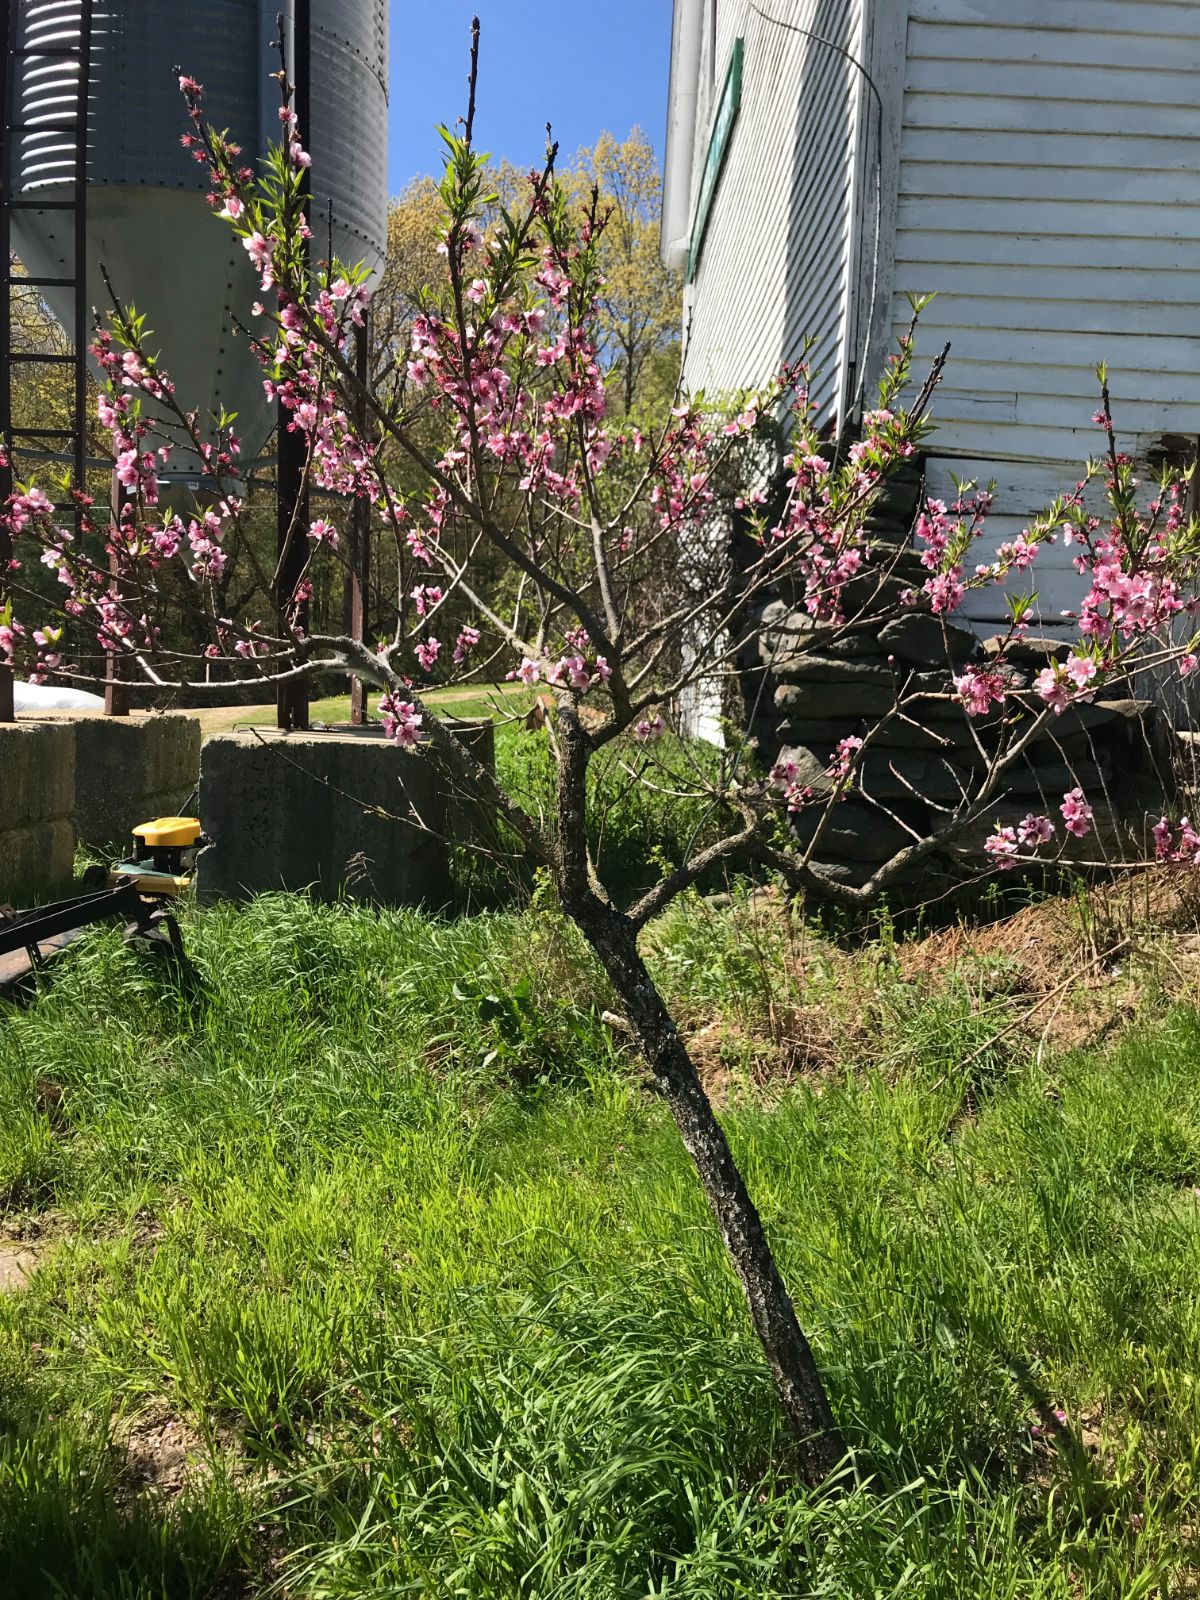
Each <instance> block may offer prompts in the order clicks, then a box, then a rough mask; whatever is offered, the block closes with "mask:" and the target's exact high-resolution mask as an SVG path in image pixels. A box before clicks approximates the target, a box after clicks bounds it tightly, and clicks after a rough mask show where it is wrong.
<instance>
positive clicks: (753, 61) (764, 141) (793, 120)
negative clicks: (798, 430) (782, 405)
mask: <svg viewBox="0 0 1200 1600" xmlns="http://www.w3.org/2000/svg"><path fill="white" fill-rule="evenodd" d="M763 9H769V10H770V11H771V13H772V14H773V15H774V16H775V17H777V18H780V19H782V20H783V21H785V22H789V23H792V24H794V25H796V26H798V27H800V28H807V29H809V30H812V31H815V32H818V33H820V34H821V36H822V37H823V38H825V39H828V40H832V41H833V42H835V43H837V44H840V45H841V46H842V47H843V48H844V49H846V50H848V51H850V52H851V53H853V54H856V55H857V54H859V53H860V51H861V29H862V0H773V3H772V5H771V6H770V7H764V8H763ZM716 18H717V29H716V48H715V51H714V52H713V62H712V71H711V73H710V74H709V76H710V78H711V83H712V89H711V90H702V107H701V120H700V123H699V128H698V137H697V141H696V156H695V170H694V173H693V183H692V193H693V204H694V197H695V195H696V193H697V190H698V187H699V177H700V172H701V170H702V166H703V161H704V157H705V154H706V152H707V149H708V134H709V127H710V124H711V118H712V114H713V110H714V109H715V108H714V106H713V104H712V101H713V99H715V97H716V96H718V95H719V94H720V90H721V85H722V82H723V80H724V73H725V68H726V65H727V63H728V61H729V57H730V52H731V50H732V48H733V42H734V40H735V39H736V38H738V37H741V38H742V39H743V40H744V57H743V77H742V104H741V111H740V114H739V116H738V120H737V122H736V124H735V126H734V130H733V135H732V138H731V141H730V144H729V149H728V153H727V156H726V160H725V166H724V170H723V172H722V175H721V181H720V183H719V185H718V188H717V192H716V195H715V197H714V199H713V203H712V209H711V211H710V214H709V221H708V230H707V234H706V237H705V242H704V249H703V253H702V255H701V258H700V264H699V268H698V271H697V274H696V281H695V284H694V287H693V289H692V291H691V293H690V296H689V307H690V311H689V316H690V327H689V332H688V344H687V353H686V368H685V377H686V380H687V383H688V386H689V387H690V388H691V389H692V390H697V389H701V388H703V389H705V390H706V391H707V392H708V393H709V394H710V395H712V394H722V393H727V392H729V391H731V390H735V389H738V388H741V387H743V386H757V385H760V384H762V383H765V382H766V381H767V380H768V379H769V378H771V377H772V376H773V375H774V373H775V372H776V371H777V370H778V368H779V366H780V364H781V363H782V362H784V361H788V360H791V359H793V358H795V357H796V356H798V355H799V354H800V353H801V350H802V349H803V345H804V340H805V337H806V336H809V337H811V338H812V339H813V340H814V341H815V343H814V346H813V349H812V353H811V355H810V358H809V359H810V361H811V362H812V364H813V365H814V366H815V367H817V368H819V369H820V377H819V379H818V380H817V382H816V383H815V384H814V394H815V395H817V396H818V397H819V398H820V399H821V400H822V401H823V402H824V401H830V400H833V399H834V398H835V397H836V396H837V394H838V393H839V392H840V387H841V386H842V385H843V384H844V381H845V363H846V362H847V361H853V359H854V357H853V354H850V355H847V353H846V351H845V349H844V348H843V346H844V344H845V343H846V341H847V337H848V335H847V331H846V330H847V327H848V325H849V324H848V307H849V304H850V300H849V277H850V274H851V273H852V272H856V271H857V264H856V263H855V264H854V265H852V264H851V260H850V257H851V255H852V253H853V250H854V216H853V208H854V199H855V195H854V183H853V179H854V164H855V161H856V159H857V157H858V146H857V142H856V135H857V128H858V115H859V103H860V98H861V95H862V92H863V91H862V80H861V76H860V74H858V73H857V72H856V70H855V69H854V67H853V66H852V65H851V64H850V63H849V62H848V61H847V60H846V58H845V57H844V56H842V55H840V54H838V52H837V51H836V50H833V49H831V48H829V46H828V45H825V44H819V43H817V42H815V41H814V40H812V39H810V38H807V37H805V36H803V35H801V34H797V33H795V32H792V31H790V30H788V29H785V28H783V27H779V26H777V25H775V24H773V23H771V22H769V21H768V20H766V18H764V17H763V16H762V15H761V14H760V12H759V11H757V10H755V9H753V8H752V7H751V6H750V5H748V4H746V3H745V0H717V11H716ZM706 48H707V47H706ZM705 65H706V66H707V63H705Z"/></svg>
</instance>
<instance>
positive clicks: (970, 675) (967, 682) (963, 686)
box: [954, 667, 1004, 717]
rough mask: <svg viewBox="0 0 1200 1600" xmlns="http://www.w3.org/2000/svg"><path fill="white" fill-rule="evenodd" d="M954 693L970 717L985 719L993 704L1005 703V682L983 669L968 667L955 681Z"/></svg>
mask: <svg viewBox="0 0 1200 1600" xmlns="http://www.w3.org/2000/svg"><path fill="white" fill-rule="evenodd" d="M954 691H955V693H956V694H957V695H958V698H959V699H960V700H961V702H962V704H963V708H964V710H965V711H966V713H967V715H968V716H969V717H985V716H986V715H987V714H988V712H989V711H990V710H991V708H992V706H993V704H995V705H1002V704H1003V703H1004V680H1003V679H1002V678H1001V676H1000V674H999V673H998V672H989V671H987V670H986V669H985V668H983V667H967V668H966V669H965V670H964V671H963V672H962V673H960V674H959V676H958V677H956V678H955V679H954Z"/></svg>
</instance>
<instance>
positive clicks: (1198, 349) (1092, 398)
mask: <svg viewBox="0 0 1200 1600" xmlns="http://www.w3.org/2000/svg"><path fill="white" fill-rule="evenodd" d="M877 3H887V0H877ZM908 12H909V23H908V37H907V46H906V61H905V72H904V98H903V108H902V115H901V129H902V131H901V138H900V157H899V173H898V185H897V187H898V195H897V202H896V224H895V235H894V271H893V276H892V288H893V302H892V316H893V325H894V328H895V330H896V332H900V331H902V328H903V326H904V324H905V323H906V321H907V313H908V307H907V303H906V300H905V298H904V296H905V293H906V292H916V293H934V294H935V295H936V298H935V299H934V300H933V302H932V303H931V304H930V306H929V308H928V310H927V311H926V313H925V315H924V317H923V318H922V325H921V330H920V334H919V349H920V350H921V351H922V352H924V353H925V354H926V355H928V353H930V352H932V351H934V350H937V349H940V348H941V346H942V344H943V343H945V342H946V341H949V342H950V346H951V350H950V358H949V364H948V366H947V369H946V374H945V378H944V381H943V383H942V384H941V385H940V387H939V389H938V391H937V394H936V396H935V398H934V404H933V413H934V416H935V419H936V422H937V431H936V432H935V433H934V435H933V436H932V438H931V440H930V442H929V446H928V448H929V450H930V452H931V454H930V457H929V461H928V469H927V470H928V478H929V483H930V488H931V492H934V493H938V492H943V493H944V492H947V491H949V490H950V488H951V481H950V475H951V473H952V472H956V473H958V474H959V475H960V476H962V475H965V476H968V477H978V478H981V479H988V478H991V477H996V478H997V480H998V485H997V500H996V510H995V513H994V515H993V516H992V518H991V519H990V522H989V530H988V535H987V539H986V541H985V548H987V547H991V546H994V545H995V543H997V542H999V541H1001V540H1003V539H1007V538H1011V537H1013V535H1014V534H1015V533H1017V532H1019V531H1020V529H1021V528H1022V527H1023V526H1025V525H1026V523H1027V522H1028V520H1029V518H1030V516H1031V515H1033V514H1034V513H1035V512H1036V510H1037V509H1038V507H1039V506H1040V505H1041V504H1043V503H1045V502H1046V501H1048V500H1049V499H1051V498H1052V497H1053V495H1054V493H1055V492H1056V491H1057V490H1060V489H1062V488H1065V487H1067V486H1069V485H1070V484H1071V483H1072V482H1073V481H1074V480H1075V478H1076V477H1078V476H1079V473H1080V470H1081V466H1080V464H1081V463H1082V461H1083V460H1084V458H1085V457H1086V456H1088V455H1089V454H1092V453H1096V452H1098V451H1099V450H1100V448H1101V447H1102V443H1103V441H1102V437H1101V435H1100V434H1099V432H1098V430H1097V429H1096V428H1095V426H1094V424H1093V423H1092V421H1091V417H1092V413H1093V412H1094V411H1095V410H1096V409H1097V405H1098V400H1099V396H1098V390H1097V384H1096V377H1095V368H1096V364H1097V362H1099V361H1101V360H1103V361H1105V362H1106V363H1107V364H1108V368H1109V375H1110V385H1111V389H1112V396H1113V413H1114V418H1115V420H1116V423H1117V426H1118V431H1119V434H1120V438H1121V443H1122V445H1123V447H1125V448H1127V449H1130V450H1132V451H1133V452H1134V453H1145V452H1146V451H1148V450H1150V449H1152V448H1153V447H1154V446H1155V444H1156V443H1157V442H1158V441H1159V440H1160V439H1161V438H1162V436H1163V435H1164V434H1176V435H1189V436H1194V435H1196V434H1197V433H1200V0H1180V3H1169V0H909V3H908ZM1039 569H1040V571H1041V578H1040V584H1039V593H1040V602H1041V622H1042V624H1043V625H1045V626H1047V627H1050V626H1059V625H1061V618H1060V615H1059V614H1060V613H1061V611H1063V610H1064V609H1070V608H1072V607H1074V606H1075V605H1076V604H1077V603H1078V600H1079V597H1080V592H1081V591H1080V581H1079V579H1078V577H1077V575H1076V574H1075V573H1074V571H1073V570H1072V569H1071V567H1070V563H1069V555H1068V553H1067V552H1066V551H1065V550H1058V551H1055V552H1048V559H1045V560H1044V562H1040V563H1039ZM964 611H965V613H966V615H967V616H968V617H969V618H971V619H972V622H973V624H974V625H975V626H979V627H981V628H984V629H986V628H987V626H988V625H989V624H991V623H999V622H1001V621H1002V620H1003V617H1004V615H1005V606H1004V602H1003V597H1002V596H1001V595H1000V594H998V593H995V592H990V593H986V594H975V595H972V596H970V597H969V599H968V601H967V604H966V605H965V607H964Z"/></svg>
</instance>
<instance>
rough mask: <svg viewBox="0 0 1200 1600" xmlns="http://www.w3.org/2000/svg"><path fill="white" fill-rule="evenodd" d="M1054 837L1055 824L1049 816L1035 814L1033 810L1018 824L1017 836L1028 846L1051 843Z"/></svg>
mask: <svg viewBox="0 0 1200 1600" xmlns="http://www.w3.org/2000/svg"><path fill="white" fill-rule="evenodd" d="M1053 837H1054V824H1053V823H1052V822H1051V821H1050V818H1049V817H1040V816H1035V815H1034V814H1033V812H1032V811H1031V812H1030V813H1029V814H1028V816H1026V817H1023V818H1022V819H1021V821H1020V822H1019V823H1018V824H1017V838H1018V839H1019V840H1020V841H1021V843H1022V844H1023V845H1025V846H1026V847H1027V848H1030V847H1031V848H1033V849H1035V850H1036V849H1037V847H1038V845H1041V844H1049V843H1050V841H1051V839H1053Z"/></svg>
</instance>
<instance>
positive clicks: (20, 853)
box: [0, 720, 75, 905]
mask: <svg viewBox="0 0 1200 1600" xmlns="http://www.w3.org/2000/svg"><path fill="white" fill-rule="evenodd" d="M74 813H75V731H74V729H73V728H72V727H71V726H70V725H69V724H64V723H55V722H48V721H47V722H43V721H25V720H22V721H20V722H8V723H0V903H8V904H11V905H20V904H21V903H22V902H25V901H28V900H31V899H33V898H35V897H41V898H47V897H49V898H53V897H54V896H55V895H59V894H65V893H66V892H68V890H69V888H70V884H71V876H72V871H73V867H74V857H75V824H74Z"/></svg>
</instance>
